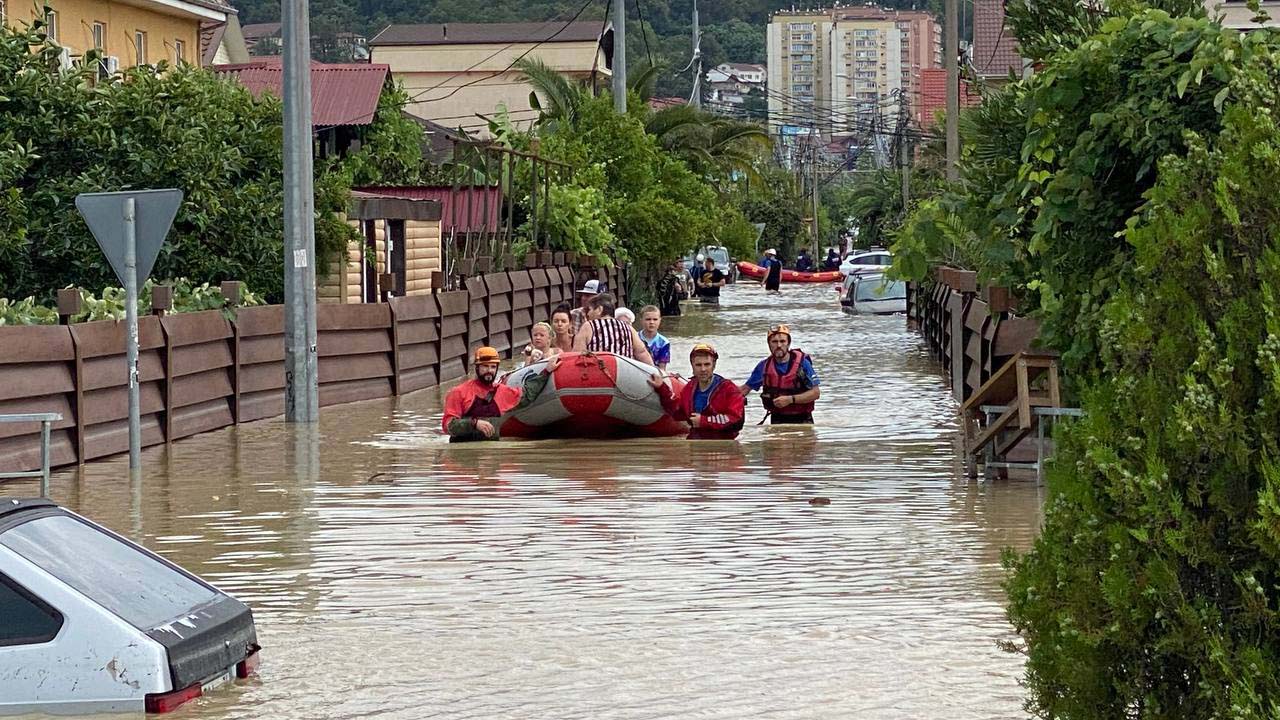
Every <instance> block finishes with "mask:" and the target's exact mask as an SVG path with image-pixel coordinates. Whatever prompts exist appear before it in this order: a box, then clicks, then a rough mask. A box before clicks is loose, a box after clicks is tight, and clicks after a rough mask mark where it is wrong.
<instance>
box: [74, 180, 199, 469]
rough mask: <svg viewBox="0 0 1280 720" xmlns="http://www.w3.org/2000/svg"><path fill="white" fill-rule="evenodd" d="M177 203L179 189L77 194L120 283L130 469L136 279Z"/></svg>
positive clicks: (137, 417)
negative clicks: (123, 327) (121, 288)
mask: <svg viewBox="0 0 1280 720" xmlns="http://www.w3.org/2000/svg"><path fill="white" fill-rule="evenodd" d="M181 204H182V191H181V190H131V191H127V192H110V193H81V194H80V195H77V196H76V209H77V210H79V211H80V215H81V216H82V217H83V218H84V221H85V224H87V225H88V226H89V231H90V232H92V233H93V237H94V239H95V240H97V241H98V246H99V247H101V248H102V252H103V254H104V255H106V256H107V262H109V263H111V269H113V270H115V271H116V277H118V278H120V283H121V284H122V285H124V318H125V326H126V329H125V362H126V364H127V366H128V367H127V372H128V376H129V469H130V470H138V469H139V468H141V467H142V419H141V407H140V405H141V403H140V399H139V382H138V284H139V283H144V282H146V281H147V278H148V277H150V275H151V269H152V268H153V267H154V266H155V262H156V256H158V255H159V254H160V246H161V245H163V244H164V238H165V236H166V235H168V234H169V228H170V226H172V225H173V218H174V217H175V216H176V215H177V214H178V206H179V205H181Z"/></svg>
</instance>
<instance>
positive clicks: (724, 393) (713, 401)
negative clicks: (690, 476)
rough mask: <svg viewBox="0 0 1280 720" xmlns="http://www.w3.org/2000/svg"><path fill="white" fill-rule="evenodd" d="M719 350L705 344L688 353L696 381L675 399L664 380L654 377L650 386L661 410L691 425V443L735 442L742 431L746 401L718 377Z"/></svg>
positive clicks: (658, 376)
mask: <svg viewBox="0 0 1280 720" xmlns="http://www.w3.org/2000/svg"><path fill="white" fill-rule="evenodd" d="M719 359H720V355H719V353H717V352H716V349H715V348H713V347H711V346H710V345H707V344H705V343H700V344H698V345H694V346H693V350H691V351H689V364H690V365H692V366H693V380H691V381H690V382H689V383H688V384H686V385H685V386H684V390H683V391H682V392H681V393H680V397H678V398H677V397H675V396H674V395H673V394H672V392H671V388H670V387H668V386H667V383H666V382H665V381H663V379H662V376H660V375H658V374H656V373H655V374H654V375H653V376H652V377H650V378H649V385H651V386H652V387H653V389H654V390H656V391H657V392H658V397H659V398H660V399H661V400H662V407H663V409H664V410H666V411H667V414H668V415H670V416H671V417H673V418H675V419H676V420H683V421H686V422H688V423H689V426H690V430H689V439H690V440H733V439H734V438H736V437H738V431H739V430H741V429H742V420H743V417H744V416H745V415H746V400H745V399H744V398H743V396H742V392H741V391H739V390H738V386H737V385H734V384H733V381H732V380H728V379H726V378H724V377H723V376H721V375H717V374H716V361H717V360H719Z"/></svg>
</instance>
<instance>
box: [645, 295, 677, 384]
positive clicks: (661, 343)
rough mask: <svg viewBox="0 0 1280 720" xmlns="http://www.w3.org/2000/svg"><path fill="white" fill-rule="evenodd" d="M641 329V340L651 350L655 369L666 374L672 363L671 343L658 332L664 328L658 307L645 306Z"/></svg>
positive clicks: (650, 353)
mask: <svg viewBox="0 0 1280 720" xmlns="http://www.w3.org/2000/svg"><path fill="white" fill-rule="evenodd" d="M640 327H641V330H640V340H641V341H643V342H644V344H645V347H647V348H649V355H651V356H652V357H653V365H654V367H656V368H658V370H660V371H662V372H664V373H665V372H666V371H667V365H668V364H670V363H671V343H670V342H669V341H668V340H667V339H666V338H665V337H663V336H662V333H660V332H658V328H660V327H662V312H661V311H660V310H658V307H657V306H656V305H645V306H644V307H643V308H641V309H640Z"/></svg>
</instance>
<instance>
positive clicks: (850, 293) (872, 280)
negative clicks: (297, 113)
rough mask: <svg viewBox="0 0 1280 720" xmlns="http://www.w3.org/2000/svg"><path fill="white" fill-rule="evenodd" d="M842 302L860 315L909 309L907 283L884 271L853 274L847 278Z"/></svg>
mask: <svg viewBox="0 0 1280 720" xmlns="http://www.w3.org/2000/svg"><path fill="white" fill-rule="evenodd" d="M846 280H847V282H846V288H847V291H846V293H845V296H844V298H843V299H842V300H841V304H842V305H844V306H845V307H846V308H848V309H849V310H850V311H851V312H854V313H857V314H859V315H890V314H893V313H904V312H906V311H907V283H906V282H904V281H902V280H890V279H889V278H888V277H886V276H885V275H884V274H882V273H877V274H874V275H873V274H866V275H853V276H850V277H849V278H847V279H846Z"/></svg>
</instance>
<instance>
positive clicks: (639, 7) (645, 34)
mask: <svg viewBox="0 0 1280 720" xmlns="http://www.w3.org/2000/svg"><path fill="white" fill-rule="evenodd" d="M636 15H637V16H638V17H639V18H640V37H641V38H643V39H644V54H645V55H648V56H649V67H653V66H654V65H653V51H652V50H650V49H649V29H648V28H646V27H645V26H644V0H636Z"/></svg>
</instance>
